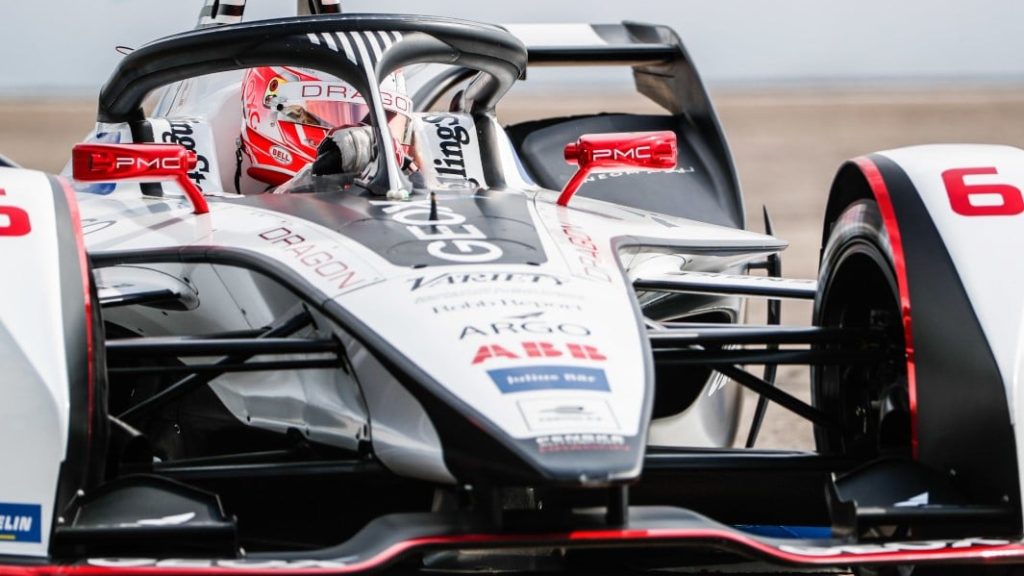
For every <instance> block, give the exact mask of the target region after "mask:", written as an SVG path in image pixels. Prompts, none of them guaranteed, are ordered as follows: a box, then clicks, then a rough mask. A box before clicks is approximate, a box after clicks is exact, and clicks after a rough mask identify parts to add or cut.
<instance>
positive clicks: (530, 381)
mask: <svg viewBox="0 0 1024 576" xmlns="http://www.w3.org/2000/svg"><path fill="white" fill-rule="evenodd" d="M302 4H303V5H305V3H304V2H303V3H302ZM313 4H314V9H313V10H309V9H307V10H305V11H303V12H305V13H300V14H299V15H296V16H291V17H285V18H280V19H274V20H255V21H244V22H243V21H241V20H242V16H243V9H244V2H239V1H233V2H225V1H220V2H215V1H211V2H208V5H207V6H206V7H205V8H204V13H203V19H202V20H201V25H200V26H199V27H198V28H197V29H196V30H193V31H189V32H185V33H181V34H177V35H174V36H170V37H167V38H163V39H160V40H156V41H153V42H151V43H149V44H147V45H145V46H142V47H140V48H138V49H136V50H134V51H132V52H131V53H130V54H128V55H126V56H125V57H124V58H123V60H122V61H121V62H120V64H119V65H118V66H117V67H116V69H115V70H114V72H113V74H112V75H111V76H110V78H109V80H108V81H107V82H106V84H105V86H104V87H103V89H102V92H101V94H100V96H99V112H98V117H97V125H96V130H95V131H94V132H93V133H92V134H90V135H89V136H88V137H87V139H86V141H85V142H84V143H82V144H80V145H78V146H76V147H75V149H74V150H73V152H72V158H71V162H70V163H69V167H68V169H67V171H66V174H64V175H63V176H55V175H48V174H44V173H41V172H38V171H33V170H28V169H21V168H18V167H16V166H13V165H10V164H12V163H10V162H6V161H5V164H7V166H5V167H3V168H0V269H3V270H4V271H5V273H4V275H3V277H2V282H0V287H2V290H0V294H2V297H0V366H2V369H3V372H2V376H0V381H2V382H3V385H2V401H0V414H2V418H0V431H2V432H3V433H2V434H0V454H2V455H3V459H4V463H5V466H4V473H3V474H2V475H0V574H12V575H14V574H17V575H25V576H30V575H49V574H69V575H74V574H81V575H101V574H102V575H107V574H109V575H119V574H154V575H157V574H181V575H184V574H210V573H216V574H233V573H246V574H255V573H259V574H262V573H268V574H269V573H272V572H273V573H295V574H299V573H301V574H353V573H364V572H370V571H402V572H404V573H416V572H424V573H426V572H430V573H456V572H459V573H462V572H466V571H486V572H509V573H531V574H533V573H543V572H552V573H568V572H579V573H583V572H586V573H597V574H612V573H616V574H639V573H644V572H649V571H659V570H665V569H672V570H679V569H686V570H703V569H714V570H716V571H728V570H738V571H751V570H757V571H772V570H781V571H792V570H794V569H814V570H832V569H855V570H862V569H863V570H879V571H885V570H890V569H891V570H894V571H895V570H897V569H900V570H904V568H905V567H906V566H911V565H912V566H915V567H916V568H915V569H916V570H919V571H925V570H930V569H935V570H945V569H949V568H956V567H957V566H956V565H958V564H967V565H968V566H967V568H966V569H967V570H968V571H970V573H977V572H978V571H981V570H996V569H999V570H1002V569H1005V568H1006V566H1004V565H1005V564H1013V563H1014V562H1024V542H1022V534H1024V531H1022V514H1021V476H1020V471H1019V464H1018V463H1019V461H1020V457H1021V452H1020V448H1021V447H1022V446H1024V438H1022V437H1021V435H1020V434H1018V433H1017V432H1018V431H1019V430H1020V427H1019V426H1015V423H1018V422H1019V421H1020V418H1021V414H1022V413H1021V412H1018V409H1019V408H1022V406H1024V404H1022V403H1024V398H1022V396H1021V391H1020V389H1019V383H1020V382H1021V381H1022V379H1021V370H1022V367H1021V366H1022V365H1021V362H1020V351H1021V350H1022V342H1021V335H1022V331H1021V317H1022V311H1024V307H1022V303H1024V295H1022V293H1021V290H1020V288H1019V287H1018V286H1017V285H1016V281H1015V279H1016V278H1019V277H1021V272H1022V270H1021V265H1020V264H1019V263H1018V261H1017V259H1016V257H1013V256H1012V255H1013V254H1017V253H1020V252H1021V251H1022V250H1021V249H1024V245H1022V244H1024V234H1020V233H1019V225H1018V221H1019V220H1018V219H1019V218H1021V216H1020V215H1021V213H1022V212H1024V195H1022V192H1021V189H1020V187H1021V186H1024V152H1022V151H1021V150H1017V149H1013V148H1008V147H997V146H981V145H972V146H966V145H965V146H953V145H948V146H924V147H915V148H907V149H900V150H891V151H887V152H880V153H877V154H871V155H867V156H864V157H860V158H856V159H853V160H851V161H850V162H848V163H847V164H845V165H843V166H842V167H841V168H840V169H839V170H838V173H837V175H836V177H835V180H834V184H833V186H832V189H831V191H830V192H829V200H828V208H827V212H826V214H825V215H824V220H823V230H822V252H821V267H820V275H819V277H818V278H817V279H816V280H800V279H786V278H782V277H780V275H779V269H780V265H779V254H780V252H781V251H782V250H783V249H784V248H785V247H786V244H785V242H783V241H781V240H779V239H777V238H775V237H773V236H772V235H771V231H770V230H768V233H767V234H761V233H756V232H752V231H748V230H747V229H746V228H745V223H744V216H743V214H744V212H743V205H742V199H741V196H740V191H739V187H738V184H737V179H736V176H735V172H734V169H733V166H732V162H731V159H730V154H729V150H728V148H727V146H726V144H725V140H724V138H723V136H722V132H721V130H720V128H719V125H718V121H717V119H716V116H715V113H714V111H713V108H712V106H711V103H710V101H709V99H708V96H707V94H706V92H705V90H704V88H703V86H702V83H701V80H700V78H699V76H698V74H697V71H696V70H695V68H694V66H693V63H692V62H691V60H690V58H689V57H688V55H687V53H686V51H685V50H684V49H683V46H682V44H681V42H680V40H679V38H678V37H677V36H676V34H675V33H673V32H672V31H671V30H669V29H667V28H665V27H662V26H657V25H644V24H634V23H625V24H616V25H544V26H518V27H508V28H503V27H498V26H492V25H485V24H478V23H474V22H468V21H462V20H455V19H449V18H440V17H428V16H404V15H370V14H340V13H332V12H333V11H332V10H329V8H332V7H336V3H331V2H322V3H313ZM594 64H598V65H604V66H622V67H629V68H631V70H632V74H633V77H634V79H635V85H636V89H637V90H638V92H639V93H641V94H642V95H644V96H646V97H647V98H649V99H650V100H652V101H653V102H654V103H656V104H657V105H659V106H660V108H661V109H663V110H662V113H661V114H582V115H574V116H566V117H553V118H544V119H541V120H531V121H525V122H517V123H513V124H509V125H504V126H503V125H501V124H499V122H498V121H497V117H496V115H495V109H496V106H497V105H498V103H499V101H500V99H501V98H502V97H503V95H505V94H506V92H507V91H508V90H509V89H510V88H511V87H512V86H513V84H514V83H515V82H517V80H520V79H522V78H524V77H525V75H526V74H527V72H528V70H529V69H530V68H531V67H535V66H569V67H571V66H579V65H594ZM261 66H289V67H300V68H308V69H315V70H320V71H323V72H325V73H327V74H330V75H331V76H332V77H336V78H339V79H341V80H343V81H344V82H345V83H346V84H347V85H349V86H351V87H354V89H356V90H358V93H359V96H358V97H359V98H360V99H361V100H360V101H361V102H363V103H364V104H365V105H366V108H367V110H368V114H367V116H366V118H365V122H366V123H367V124H368V125H369V126H371V130H372V134H373V141H374V142H375V146H376V149H375V154H373V158H372V160H371V161H370V163H369V165H368V166H367V167H366V169H365V170H363V171H361V172H360V173H359V174H358V176H357V177H354V178H350V179H348V180H344V181H343V180H341V179H339V178H338V177H336V176H335V175H331V174H314V173H313V172H310V171H308V170H300V171H299V172H298V173H297V174H296V175H295V176H294V177H292V178H289V179H287V180H286V181H285V182H283V183H281V184H280V185H279V186H275V187H273V188H272V189H271V190H264V188H263V187H260V186H259V185H258V184H257V183H255V182H254V181H252V180H251V179H247V178H248V174H250V171H247V170H245V169H243V168H244V167H243V166H242V164H245V163H247V162H251V159H249V158H242V155H240V154H239V143H238V141H239V122H240V119H241V109H242V108H241V107H242V102H241V95H240V93H241V90H242V87H241V83H242V82H241V79H242V74H243V71H244V70H246V69H252V68H254V67H261ZM397 69H402V70H404V74H405V77H406V81H407V83H408V87H409V92H410V94H412V97H411V101H412V102H413V103H414V108H415V109H414V110H411V111H410V114H409V116H410V118H411V122H410V124H409V126H408V130H409V131H410V133H411V134H412V135H413V139H414V141H415V142H416V147H417V150H418V152H417V154H418V156H417V160H418V161H417V162H416V164H417V165H418V171H413V172H410V169H409V167H408V166H402V165H400V164H399V157H398V154H396V150H397V148H399V146H398V145H396V141H395V136H394V135H393V134H392V132H391V130H390V129H388V128H386V127H387V126H388V122H389V116H388V113H387V111H386V109H385V104H386V103H385V100H386V99H388V96H387V94H385V92H386V90H384V89H382V88H381V83H382V82H383V81H384V80H385V79H386V78H387V77H388V75H389V74H390V73H391V72H392V71H394V70H397ZM349 97H350V99H351V97H352V95H349ZM270 157H271V160H273V159H275V158H276V161H279V162H280V163H281V164H282V165H283V164H286V163H291V162H292V160H293V159H292V158H290V157H289V156H288V155H287V153H286V151H285V152H282V151H278V152H273V153H271V154H270ZM271 160H268V162H269V161H271ZM239 192H241V193H239ZM996 247H998V252H997V253H993V249H995V248H996ZM999 254H1003V256H999ZM997 256H999V257H997ZM752 298H760V299H766V300H767V301H768V302H769V305H768V306H767V309H768V318H767V320H766V321H760V320H758V321H757V322H753V323H751V322H748V321H747V319H746V316H745V303H746V302H748V301H749V300H750V299H752ZM784 298H794V299H806V300H813V302H814V322H813V325H810V326H784V325H781V324H780V323H779V309H778V301H779V300H780V299H784ZM785 364H801V365H807V366H810V367H811V369H812V383H811V387H812V390H811V393H812V402H811V403H806V402H804V401H801V400H800V399H798V398H796V397H794V396H792V395H790V394H789V393H787V392H785V391H784V390H782V389H780V388H778V387H776V386H774V373H775V368H776V367H777V366H779V365H785ZM762 367H763V368H762ZM742 388H747V389H749V390H751V391H753V392H754V393H756V394H757V395H759V397H760V398H761V399H763V400H762V402H761V403H760V404H759V407H758V411H757V415H756V417H755V419H754V424H753V430H752V431H750V434H749V435H750V438H751V439H753V438H754V437H756V432H757V427H758V426H759V425H760V422H761V417H762V416H763V414H764V410H763V407H764V404H763V403H764V402H775V403H777V404H779V405H781V406H782V407H784V408H785V409H787V410H789V411H791V412H793V413H795V414H797V415H799V416H800V417H802V418H805V419H807V420H810V421H811V422H813V424H814V429H815V441H816V445H817V449H816V451H813V452H803V451H790V450H760V449H754V448H749V447H748V448H735V447H733V441H734V437H735V436H736V435H737V432H738V427H739V400H740V391H741V390H742ZM748 445H753V442H749V443H748ZM904 573H905V570H904ZM915 573H916V572H915Z"/></svg>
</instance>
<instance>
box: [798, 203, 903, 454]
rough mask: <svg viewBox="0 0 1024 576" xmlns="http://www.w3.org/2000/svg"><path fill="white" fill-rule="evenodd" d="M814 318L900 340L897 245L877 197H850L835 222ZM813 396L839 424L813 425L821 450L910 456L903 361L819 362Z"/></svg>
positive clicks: (895, 341) (899, 344)
mask: <svg viewBox="0 0 1024 576" xmlns="http://www.w3.org/2000/svg"><path fill="white" fill-rule="evenodd" d="M814 324H815V325H816V326H824V327H844V328H880V329H882V330H883V331H884V333H885V335H886V338H887V339H889V340H890V342H891V343H892V345H893V346H897V347H899V348H902V346H903V342H904V339H903V326H902V315H901V312H900V297H899V287H898V284H897V280H896V274H895V267H894V266H893V258H892V249H891V244H890V243H889V236H888V234H887V232H886V230H885V225H884V223H883V221H882V216H881V213H880V212H879V210H878V205H877V203H876V202H875V201H874V200H858V201H856V202H853V203H852V204H850V205H849V206H847V207H846V209H845V210H843V212H842V213H841V214H840V215H839V217H838V218H837V219H836V221H835V222H834V224H833V225H832V229H831V232H830V234H829V237H828V241H827V242H826V244H825V249H824V250H823V252H822V258H821V266H820V273H819V276H818V294H817V296H816V298H815V300H814ZM826 349H827V347H826ZM811 398H812V402H813V404H814V406H815V407H817V408H819V409H820V410H822V411H824V412H825V413H826V414H828V415H829V416H831V417H832V418H833V419H834V420H835V421H836V422H838V423H839V424H840V428H839V429H838V430H829V429H825V428H822V427H819V426H815V429H814V439H815V443H816V444H817V447H818V451H819V452H822V453H826V454H843V455H846V456H852V457H855V458H858V459H863V460H870V459H873V458H876V457H878V456H879V455H882V454H886V455H904V454H906V455H909V453H910V443H911V435H910V409H909V396H908V392H907V378H906V363H905V362H885V363H879V364H872V365H848V366H842V365H826V366H815V367H813V369H812V371H811Z"/></svg>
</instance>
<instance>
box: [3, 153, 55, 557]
mask: <svg viewBox="0 0 1024 576" xmlns="http://www.w3.org/2000/svg"><path fill="white" fill-rule="evenodd" d="M0 189H2V190H3V194H2V195H0V208H3V207H12V206H13V207H15V208H16V209H20V210H24V211H25V212H27V213H28V217H29V220H30V223H31V231H30V232H29V233H28V234H26V235H18V236H11V235H3V234H0V270H3V271H4V273H3V275H4V276H5V277H6V281H4V282H0V366H2V370H3V376H0V382H2V387H0V397H2V401H0V422H3V424H4V430H5V433H4V434H0V454H3V455H4V464H5V469H6V470H7V473H6V474H4V475H3V477H2V479H0V555H3V554H15V555H22V556H45V555H46V553H47V547H48V544H49V536H50V523H51V519H52V518H53V515H54V510H53V506H54V496H55V494H56V493H57V478H58V474H59V470H60V465H61V462H63V461H64V458H65V453H66V450H67V437H68V425H69V424H68V414H69V405H70V398H69V392H68V368H67V362H66V356H65V350H64V338H63V334H64V325H63V318H62V312H61V304H60V303H61V292H60V290H61V282H60V270H59V269H58V258H57V237H56V234H55V230H56V222H55V219H56V216H55V208H54V203H53V194H52V192H51V189H50V183H49V181H48V180H47V178H46V176H45V175H44V174H43V173H41V172H33V171H28V170H14V169H7V168H0ZM10 224H11V220H10V216H9V215H5V214H4V213H3V211H2V210H0V229H3V228H7V227H8V226H10ZM14 278H17V279H19V280H17V281H15V280H13V279H14ZM29 439H30V440H31V441H28V440H29Z"/></svg>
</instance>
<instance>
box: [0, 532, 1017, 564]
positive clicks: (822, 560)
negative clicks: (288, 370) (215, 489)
mask: <svg viewBox="0 0 1024 576" xmlns="http://www.w3.org/2000/svg"><path fill="white" fill-rule="evenodd" d="M698 539H699V540H713V541H718V542H720V543H728V544H736V545H739V546H742V547H746V548H749V549H751V550H753V551H756V552H759V553H761V554H763V555H765V556H767V557H770V558H773V559H775V560H779V561H781V562H786V563H790V564H797V565H816V566H825V565H827V566H847V565H851V564H867V563H880V562H884V563H897V564H905V563H918V562H942V561H956V560H975V561H986V562H987V561H996V560H1016V559H1024V545H1022V544H1021V543H1012V544H1002V545H995V546H964V547H962V548H952V547H946V548H941V549H937V550H903V551H878V552H867V551H864V552H861V553H851V552H840V553H838V554H835V555H830V556H824V555H801V554H797V553H794V552H788V551H785V550H781V549H779V548H778V547H776V546H772V545H769V544H766V543H764V542H761V541H759V540H757V539H755V538H753V537H751V536H748V535H746V534H743V533H740V532H736V531H732V530H725V529H714V528H712V529H701V528H695V529H673V528H661V529H657V528H656V529H647V530H644V529H633V530H629V529H627V530H583V531H576V532H568V533H563V534H536V535H533V534H530V535H523V534H463V535H457V536H430V537H423V538H414V539H411V540H406V541H403V542H396V543H395V544H393V545H391V546H389V547H387V548H386V549H384V550H383V551H381V552H380V553H378V554H377V555H375V556H373V557H371V558H367V559H365V560H362V561H359V562H355V563H352V564H347V565H341V566H331V567H307V568H293V569H288V568H280V569H273V568H270V569H268V568H257V567H255V566H250V567H239V568H230V567H225V566H215V567H209V566H198V565H197V566H194V567H187V566H162V567H157V566H92V565H35V566H12V565H7V566H2V565H0V576H55V575H67V576H114V575H116V576H121V575H125V576H127V575H129V574H140V575H152V576H193V575H195V574H224V575H227V574H239V573H245V574H252V575H254V576H271V575H274V574H278V575H300V574H302V575H304V574H309V575H326V574H351V573H356V572H365V571H368V570H373V569H377V568H380V567H382V566H383V565H385V564H387V563H389V562H391V561H392V560H395V559H397V558H398V557H399V556H401V555H402V554H403V553H406V552H410V551H414V550H417V549H425V548H431V547H444V548H449V549H457V548H460V547H462V548H469V547H477V548H479V547H486V546H524V545H525V546H538V545H540V546H543V545H549V546H559V545H565V544H567V543H568V544H571V543H574V542H575V543H584V542H585V543H587V544H588V545H599V544H602V543H604V544H616V543H622V542H634V543H636V544H637V545H643V544H644V543H659V541H661V542H660V543H664V541H667V540H698ZM799 543H800V541H797V542H794V545H799ZM918 544H920V543H918ZM127 561H129V560H128V559H126V562H127ZM198 561H199V562H203V560H201V559H200V560H198ZM186 562H188V560H183V561H182V563H183V564H184V563H186ZM267 562H268V563H270V561H269V560H268V561H267ZM323 562H324V563H329V562H331V561H329V560H324V561H323Z"/></svg>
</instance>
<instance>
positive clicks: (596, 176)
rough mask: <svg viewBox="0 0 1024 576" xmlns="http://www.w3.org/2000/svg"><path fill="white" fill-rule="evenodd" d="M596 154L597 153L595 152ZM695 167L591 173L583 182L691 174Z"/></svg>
mask: <svg viewBox="0 0 1024 576" xmlns="http://www.w3.org/2000/svg"><path fill="white" fill-rule="evenodd" d="M595 154H596V151H595ZM694 171H695V170H694V168H693V166H689V167H686V168H673V169H671V170H625V171H619V172H597V173H591V174H590V176H587V179H586V180H584V181H583V182H585V183H587V182H596V181H598V180H611V179H613V178H620V177H622V176H636V175H644V176H647V175H650V174H689V173H691V172H694Z"/></svg>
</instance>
